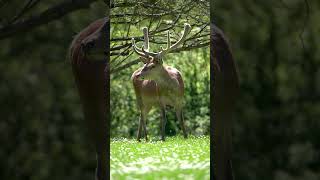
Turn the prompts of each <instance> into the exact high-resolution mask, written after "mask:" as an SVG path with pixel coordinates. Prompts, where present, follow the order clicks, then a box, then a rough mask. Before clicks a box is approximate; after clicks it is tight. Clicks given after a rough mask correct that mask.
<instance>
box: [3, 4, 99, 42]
mask: <svg viewBox="0 0 320 180" xmlns="http://www.w3.org/2000/svg"><path fill="white" fill-rule="evenodd" d="M95 1H97V0H68V1H64V2H62V3H60V4H58V5H56V6H54V7H52V8H49V9H47V10H46V11H44V12H42V13H40V14H39V15H37V16H33V17H30V18H28V19H23V20H20V21H17V22H15V23H12V24H9V25H6V26H4V27H1V28H0V40H1V39H5V38H8V37H10V36H13V35H16V34H18V33H23V32H27V31H29V30H31V29H33V28H35V27H37V26H40V25H42V24H46V23H48V22H50V21H54V20H57V19H59V18H61V17H62V16H64V15H66V14H68V13H70V12H73V11H75V10H78V9H83V8H88V7H89V6H90V4H91V3H93V2H95Z"/></svg>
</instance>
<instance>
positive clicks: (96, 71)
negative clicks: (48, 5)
mask: <svg viewBox="0 0 320 180" xmlns="http://www.w3.org/2000/svg"><path fill="white" fill-rule="evenodd" d="M108 23H109V22H108V19H107V18H103V19H99V20H97V21H95V22H93V23H91V24H90V25H89V26H88V27H87V28H85V29H84V30H82V31H81V32H80V33H79V34H78V35H77V36H75V38H74V40H73V41H72V43H71V45H70V51H69V56H70V60H71V65H72V70H73V74H74V77H75V82H76V85H77V88H78V92H79V95H80V100H81V103H82V107H83V112H84V117H85V121H86V124H87V126H88V128H89V133H90V136H91V140H92V141H93V144H94V145H95V148H96V153H97V172H96V178H97V179H98V180H106V179H108V178H109V171H108V169H107V166H108V163H109V156H108V155H107V154H106V148H107V146H108V145H109V143H108V140H109V139H108V138H107V137H108V134H109V131H107V130H108V129H109V127H108V122H109V121H108V117H109V116H108V113H109V112H108V110H109V109H108V107H109V105H108V103H109V93H108V90H109V69H108V64H107V63H108V60H107V58H109V57H106V58H105V59H100V60H98V61H97V60H95V61H93V60H92V59H90V58H89V56H87V52H85V51H84V50H83V48H82V46H83V45H81V44H83V43H84V42H85V40H87V39H90V38H91V37H92V36H96V34H97V33H98V32H99V31H100V30H101V28H102V27H104V26H105V25H108ZM105 29H106V30H107V31H106V33H107V34H108V33H109V27H108V28H105ZM99 48H103V49H104V50H106V51H108V48H109V47H108V42H105V46H104V47H99ZM101 52H102V51H101ZM101 57H102V56H101Z"/></svg>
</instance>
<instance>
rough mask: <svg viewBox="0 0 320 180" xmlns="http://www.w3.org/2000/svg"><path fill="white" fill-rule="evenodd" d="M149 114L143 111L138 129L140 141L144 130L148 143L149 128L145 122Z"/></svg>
mask: <svg viewBox="0 0 320 180" xmlns="http://www.w3.org/2000/svg"><path fill="white" fill-rule="evenodd" d="M147 112H148V111H147V110H141V114H140V121H139V129H138V137H137V140H138V141H140V138H141V131H142V128H143V130H144V136H145V138H146V141H148V136H147V127H146V120H145V117H146V115H147Z"/></svg>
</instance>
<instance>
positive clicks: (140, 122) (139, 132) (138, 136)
mask: <svg viewBox="0 0 320 180" xmlns="http://www.w3.org/2000/svg"><path fill="white" fill-rule="evenodd" d="M141 118H142V113H141V114H140V120H139V127H138V135H137V140H138V141H140V138H141V131H142V121H141Z"/></svg>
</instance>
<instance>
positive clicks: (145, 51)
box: [131, 24, 191, 141]
mask: <svg viewBox="0 0 320 180" xmlns="http://www.w3.org/2000/svg"><path fill="white" fill-rule="evenodd" d="M190 31H191V26H190V25H189V24H185V25H184V31H183V33H182V36H181V38H180V39H179V40H178V41H177V42H176V43H174V44H173V45H171V41H170V33H169V31H168V32H167V48H166V49H163V48H162V47H161V48H160V49H161V50H160V51H159V52H156V53H155V52H151V51H150V50H149V37H148V29H147V28H146V27H145V28H143V35H144V45H143V47H142V48H141V49H140V48H138V47H137V45H136V44H135V40H134V38H132V47H133V50H134V52H135V53H137V54H138V55H139V56H140V58H139V59H140V60H141V61H142V62H143V63H144V66H143V67H141V68H139V69H138V70H136V71H135V72H134V73H133V74H132V77H131V79H132V82H133V87H134V91H135V94H136V97H137V104H138V108H139V110H140V120H139V128H138V135H137V140H138V141H140V138H141V135H142V128H143V130H144V136H145V139H146V141H148V137H147V128H146V117H147V114H148V112H149V111H150V109H151V108H152V107H153V106H156V107H160V109H161V120H160V131H161V140H162V141H164V140H165V125H166V122H167V118H166V112H165V108H166V106H172V107H174V109H175V111H176V116H177V119H178V121H179V123H180V126H181V129H182V131H183V135H184V138H187V132H186V128H185V124H184V118H183V112H182V107H183V94H184V83H183V80H182V76H181V73H180V72H179V71H178V70H177V69H176V68H174V67H170V66H164V65H163V57H164V56H165V55H166V54H168V53H169V52H171V51H173V50H174V49H176V48H177V47H178V46H179V45H181V44H182V43H183V42H184V41H185V39H186V37H187V35H188V34H189V33H190Z"/></svg>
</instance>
